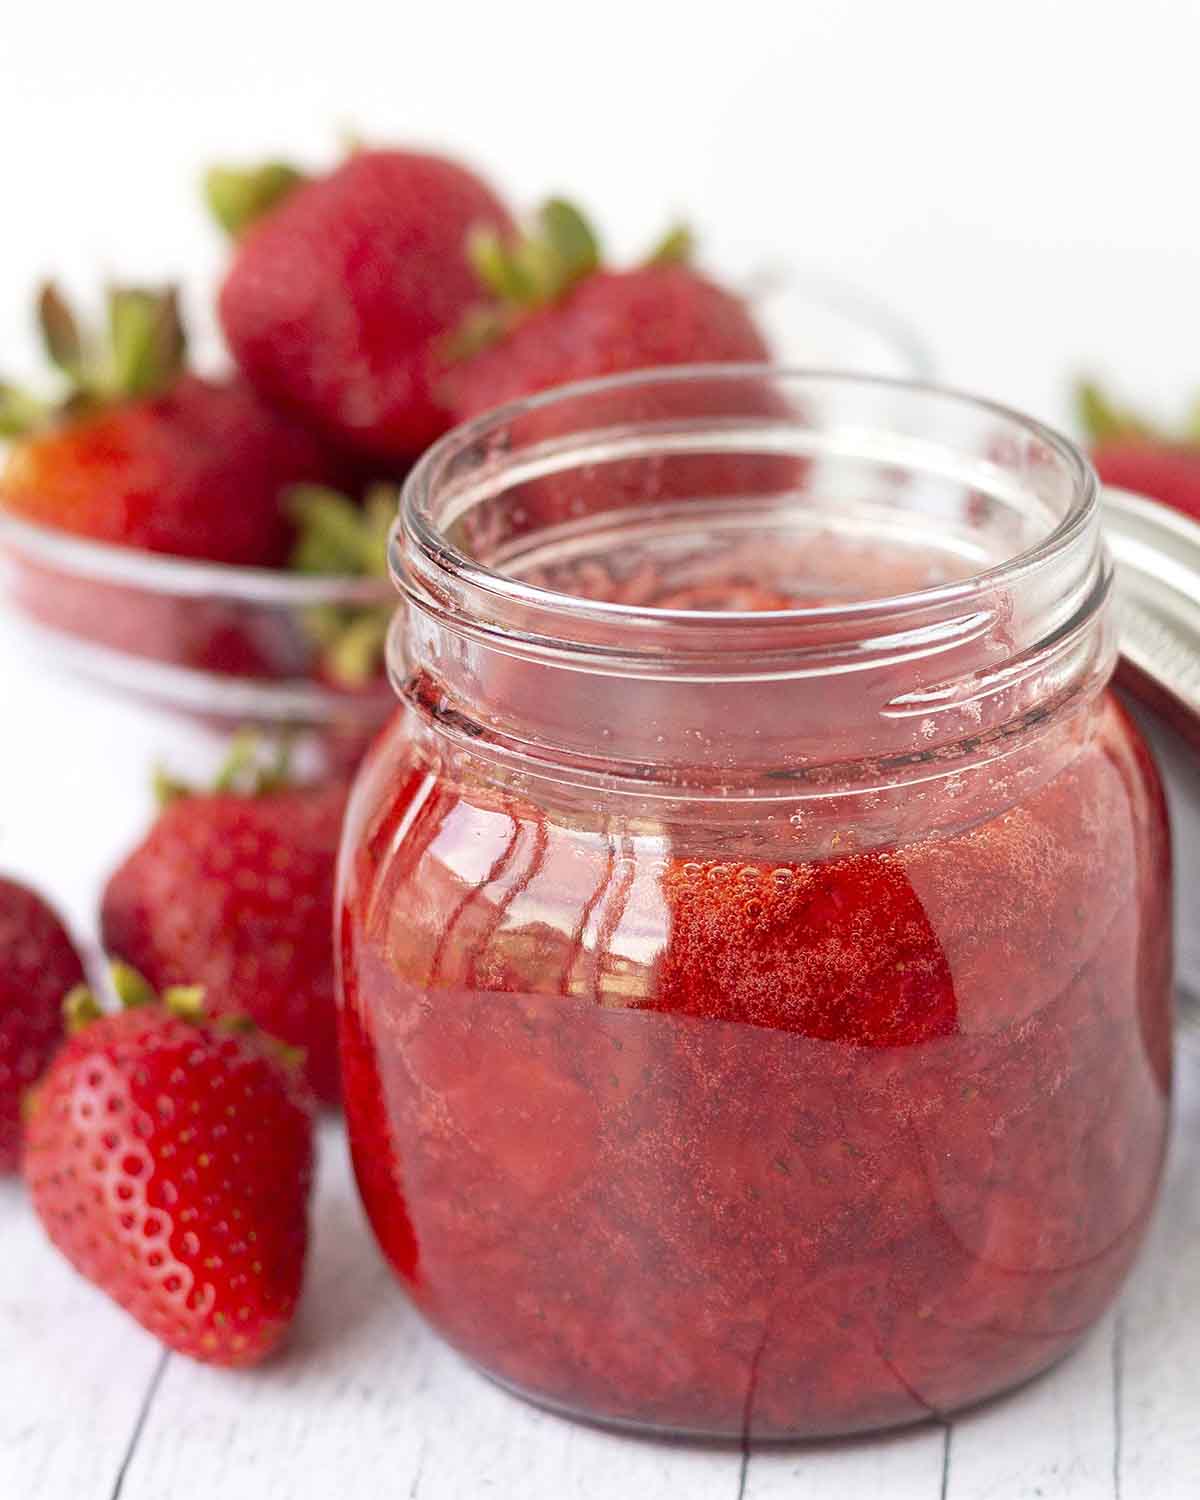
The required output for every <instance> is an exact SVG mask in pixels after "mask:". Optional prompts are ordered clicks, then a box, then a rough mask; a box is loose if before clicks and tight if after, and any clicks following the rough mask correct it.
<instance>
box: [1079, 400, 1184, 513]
mask: <svg viewBox="0 0 1200 1500" xmlns="http://www.w3.org/2000/svg"><path fill="white" fill-rule="evenodd" d="M1077 403H1078V408H1079V417H1080V422H1081V425H1082V426H1083V429H1084V431H1085V433H1086V434H1087V437H1088V439H1089V442H1090V445H1091V457H1092V463H1093V464H1094V465H1095V468H1096V472H1097V473H1098V474H1099V476H1100V478H1101V479H1102V480H1103V481H1104V483H1105V484H1112V485H1116V486H1118V487H1119V488H1121V489H1126V490H1133V491H1134V492H1135V493H1136V494H1139V495H1147V496H1149V498H1150V499H1151V500H1158V501H1160V502H1161V503H1162V504H1163V505H1169V506H1171V507H1172V508H1173V509H1175V510H1178V511H1182V512H1183V514H1184V515H1187V516H1191V517H1192V518H1193V519H1194V520H1200V410H1198V411H1197V412H1196V413H1195V414H1194V416H1193V418H1192V420H1191V421H1190V422H1188V423H1187V424H1186V425H1185V426H1184V427H1183V428H1182V429H1181V430H1179V431H1177V432H1171V431H1165V430H1163V429H1162V428H1159V427H1156V426H1155V425H1154V424H1153V423H1151V422H1148V421H1146V420H1145V419H1144V418H1143V417H1141V416H1139V415H1138V414H1137V413H1136V412H1132V411H1128V410H1126V409H1124V408H1122V407H1119V406H1115V405H1114V404H1113V403H1112V402H1111V401H1110V400H1109V399H1108V397H1107V396H1106V395H1105V394H1104V393H1103V391H1101V390H1100V388H1099V387H1098V386H1096V385H1093V384H1091V383H1090V382H1087V383H1084V384H1082V385H1081V386H1080V387H1079V391H1078V395H1077Z"/></svg>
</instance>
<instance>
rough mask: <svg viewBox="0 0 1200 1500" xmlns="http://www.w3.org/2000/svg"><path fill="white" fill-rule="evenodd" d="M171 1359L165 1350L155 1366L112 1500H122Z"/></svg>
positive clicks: (114, 1486) (118, 1472)
mask: <svg viewBox="0 0 1200 1500" xmlns="http://www.w3.org/2000/svg"><path fill="white" fill-rule="evenodd" d="M170 1359H171V1351H170V1350H169V1349H164V1350H163V1352H162V1353H161V1354H160V1355H159V1358H158V1363H157V1364H156V1365H155V1367H154V1371H153V1373H152V1374H151V1376H150V1380H149V1383H148V1384H147V1386H146V1394H145V1395H144V1396H143V1397H142V1404H141V1406H140V1407H139V1409H138V1414H137V1420H136V1421H135V1422H134V1424H133V1431H132V1432H131V1433H130V1434H129V1443H128V1446H127V1447H126V1449H125V1454H124V1456H123V1458H122V1459H121V1467H120V1468H119V1469H118V1470H117V1477H116V1479H115V1480H114V1481H113V1487H112V1494H111V1496H110V1500H121V1491H122V1490H123V1489H124V1488H125V1476H126V1475H127V1474H128V1473H129V1465H130V1464H131V1463H132V1462H133V1456H134V1454H135V1453H136V1452H137V1447H138V1443H139V1441H140V1440H141V1436H142V1431H143V1429H144V1428H145V1426H146V1418H147V1417H148V1416H149V1415H150V1408H151V1407H152V1406H153V1405H154V1398H155V1396H156V1395H157V1394H158V1388H159V1386H160V1385H161V1384H162V1378H163V1375H164V1374H165V1373H166V1368H167V1365H168V1364H169V1363H170Z"/></svg>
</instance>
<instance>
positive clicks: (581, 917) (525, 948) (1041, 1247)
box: [340, 695, 1171, 1438]
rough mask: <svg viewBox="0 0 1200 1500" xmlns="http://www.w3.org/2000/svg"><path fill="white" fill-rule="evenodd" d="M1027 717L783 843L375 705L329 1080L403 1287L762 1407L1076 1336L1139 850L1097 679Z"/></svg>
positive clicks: (1139, 895) (662, 1400) (651, 1404)
mask: <svg viewBox="0 0 1200 1500" xmlns="http://www.w3.org/2000/svg"><path fill="white" fill-rule="evenodd" d="M1046 743H1047V745H1049V744H1053V745H1054V746H1055V747H1056V749H1055V753H1054V755H1053V756H1052V755H1050V753H1049V751H1048V750H1047V753H1046V757H1045V758H1046V763H1047V765H1049V764H1050V763H1051V761H1053V766H1054V769H1053V771H1052V772H1051V773H1048V774H1046V775H1045V776H1042V777H1041V778H1038V777H1033V778H1032V779H1031V780H1030V781H1029V783H1028V789H1027V790H1023V791H1021V792H1020V793H1019V794H1017V795H1009V796H1007V797H1005V798H1002V799H993V801H992V804H991V805H990V807H989V811H988V814H987V815H986V816H983V817H980V818H976V819H975V820H973V821H968V822H966V823H965V824H964V826H962V827H960V828H955V829H952V830H951V831H941V832H938V833H935V834H933V835H930V836H926V837H915V838H910V839H906V840H904V841H902V842H893V843H891V844H887V843H883V844H880V843H872V842H871V841H870V840H867V839H864V840H862V841H861V843H860V841H858V840H856V839H855V837H854V831H853V829H851V830H850V831H849V833H848V835H847V837H846V840H845V842H846V844H847V848H846V852H845V853H840V852H836V844H837V839H836V838H835V839H834V840H833V845H834V846H835V848H834V849H829V848H827V849H825V850H824V851H823V853H822V856H821V857H819V858H805V859H797V858H795V857H794V856H789V855H788V854H787V850H788V848H789V844H788V840H787V838H786V836H785V835H786V833H787V827H786V824H787V819H786V816H785V817H784V820H783V821H784V824H785V828H784V831H783V834H781V832H780V830H779V829H778V828H777V827H776V826H775V825H774V823H773V821H772V819H771V817H770V816H768V815H766V814H764V812H763V810H762V808H761V807H755V806H754V805H753V804H751V805H750V806H749V807H748V810H747V811H746V813H745V815H744V819H743V820H742V821H740V822H739V821H737V820H734V821H732V822H731V821H730V820H729V819H725V820H724V821H722V822H721V823H720V824H719V825H718V824H716V823H714V824H713V825H712V826H711V827H709V828H708V829H707V830H706V829H705V828H703V827H699V826H696V825H695V824H686V823H684V822H682V821H681V822H679V823H678V824H677V825H676V824H674V823H672V822H671V821H669V820H667V821H648V820H640V821H639V820H636V819H632V818H626V817H624V816H623V815H622V814H621V813H620V812H619V811H618V810H617V809H616V808H615V807H604V806H602V805H598V804H596V803H594V802H593V803H590V804H585V805H583V806H582V808H581V807H578V806H577V807H574V808H572V809H569V810H564V808H563V807H561V806H559V805H557V804H555V803H554V801H553V799H549V798H547V799H540V798H538V797H535V796H534V795H532V794H530V793H529V792H528V790H525V789H516V788H514V787H511V786H508V787H506V786H502V785H498V784H497V783H496V780H495V778H493V777H490V776H489V775H488V774H487V773H486V770H484V771H479V772H478V774H477V773H476V770H477V768H476V770H473V769H472V762H471V758H470V756H464V755H462V754H461V753H460V754H455V755H453V756H451V755H448V754H445V753H444V752H443V748H442V747H441V746H440V743H439V737H438V732H437V730H436V728H435V727H433V726H431V725H430V724H429V723H428V722H427V720H426V718H425V717H424V716H423V715H422V714H421V713H420V712H419V710H418V709H417V708H414V707H409V708H408V709H406V710H405V711H404V712H403V713H402V714H401V715H399V716H398V717H397V719H396V721H395V722H394V724H393V727H392V728H391V729H390V730H389V731H388V732H387V734H386V735H385V737H384V739H383V740H382V741H381V742H380V743H379V744H378V745H377V746H376V748H375V750H374V751H373V753H372V755H371V756H370V757H369V759H368V762H367V765H366V768H365V770H364V773H363V775H362V777H361V779H360V783H359V786H358V789H357V792H356V795H355V798H354V801H353V804H352V808H351V814H350V821H349V827H348V830H347V835H346V845H345V857H344V868H343V880H342V906H341V912H340V961H341V968H342V996H343V1003H342V1051H343V1068H344V1092H345V1108H346V1114H347V1120H348V1125H349V1131H350V1140H351V1145H352V1150H353V1155H354V1161H355V1166H356V1170H357V1174H358V1179H359V1184H360V1188H361V1190H362V1194H363V1198H364V1201H365V1204H366V1207H367V1211H368V1214H369V1216H370V1219H371V1222H372V1224H373V1226H374V1229H375V1233H376V1235H377V1237H378V1239H379V1242H380V1244H381V1246H382V1248H383V1250H384V1252H385V1254H386V1255H387V1257H388V1259H389V1260H390V1262H391V1264H392V1266H393V1267H394V1269H395V1270H396V1272H397V1274H398V1275H399V1276H400V1278H401V1279H402V1280H403V1282H404V1283H405V1285H406V1286H407V1288H408V1290H409V1292H410V1293H411V1295H412V1297H413V1299H414V1301H415V1302H416V1304H417V1305H418V1306H419V1307H420V1309H421V1310H422V1312H423V1313H424V1314H425V1316H426V1317H427V1318H428V1320H429V1321H430V1323H431V1324H432V1325H433V1326H434V1327H435V1328H437V1329H438V1330H439V1331H440V1332H441V1333H442V1334H443V1335H444V1336H445V1337H446V1338H448V1339H449V1340H450V1341H451V1342H452V1343H453V1344H454V1345H456V1346H457V1347H458V1348H459V1349H460V1350H461V1351H462V1352H463V1353H464V1354H465V1355H467V1357H468V1358H470V1359H471V1360H473V1361H474V1362H475V1363H476V1364H477V1365H479V1366H480V1367H481V1368H483V1369H484V1370H485V1371H487V1372H488V1373H490V1374H491V1375H493V1376H495V1377H496V1378H498V1379H500V1380H501V1381H503V1382H505V1383H507V1384H509V1385H511V1386H512V1387H514V1388H516V1389H517V1390H519V1391H521V1392H522V1393H524V1394H527V1395H529V1396H531V1397H533V1398H534V1399H537V1400H540V1401H543V1402H546V1403H549V1404H552V1405H554V1406H557V1407H560V1408H563V1409H565V1410H568V1411H571V1412H574V1413H577V1414H581V1415H585V1416H588V1417H591V1418H596V1419H600V1420H606V1421H612V1422H617V1423H621V1424H631V1425H638V1426H644V1427H648V1428H653V1429H657V1430H664V1431H672V1432H682V1433H703V1434H711V1435H727V1436H749V1437H753V1438H784V1437H815V1436H824V1435H831V1434H836V1433H847V1432H853V1431H859V1430H864V1429H872V1428H879V1427H884V1426H888V1425H892V1424H897V1423H903V1422H909V1421H914V1420H918V1419H920V1418H922V1417H925V1416H928V1415H930V1414H940V1413H943V1412H946V1411H949V1410H952V1409H954V1408H957V1407H960V1406H962V1405H964V1404H967V1403H970V1402H973V1401H976V1400H978V1399H980V1398H982V1397H985V1396H988V1395H990V1394H992V1393H994V1392H997V1391H1000V1390H1003V1389H1005V1388H1007V1387H1010V1386H1012V1385H1014V1384H1016V1383H1018V1382H1020V1381H1022V1380H1024V1379H1026V1378H1028V1377H1029V1376H1031V1375H1033V1374H1035V1373H1036V1372H1037V1371H1039V1370H1041V1369H1044V1368H1045V1367H1046V1366H1048V1365H1050V1364H1052V1363H1053V1362H1054V1361H1055V1360H1057V1359H1058V1358H1059V1357H1060V1356H1062V1355H1063V1354H1064V1353H1065V1352H1066V1351H1067V1350H1069V1349H1070V1348H1071V1347H1072V1346H1073V1345H1074V1344H1075V1343H1076V1342H1077V1341H1078V1340H1079V1339H1080V1337H1081V1336H1082V1335H1083V1333H1084V1332H1085V1331H1086V1330H1087V1328H1088V1327H1089V1326H1090V1325H1091V1324H1092V1323H1093V1322H1094V1321H1095V1319H1096V1318H1097V1317H1098V1316H1099V1314H1100V1313H1101V1311H1102V1310H1103V1309H1104V1307H1105V1306H1106V1305H1107V1304H1108V1303H1109V1302H1110V1300H1111V1299H1112V1298H1113V1296H1114V1294H1115V1292H1116V1290H1117V1288H1118V1287H1119V1285H1120V1283H1121V1281H1122V1279H1123V1277H1124V1275H1125V1273H1126V1271H1127V1269H1128V1267H1129V1265H1130V1262H1131V1260H1132V1258H1133V1256H1134V1253H1135V1251H1136V1249H1137V1247H1138V1244H1139V1242H1140V1240H1141V1239H1142V1236H1143V1233H1144V1230H1145V1227H1146V1221H1147V1217H1148V1215H1149V1212H1150V1209H1151V1207H1152V1205H1153V1201H1154V1198H1155V1192H1156V1187H1157V1182H1158V1177H1159V1171H1160V1165H1161V1160H1162V1153H1163V1147H1164V1141H1165V1136H1166V1129H1167V1117H1168V1091H1169V1075H1170V973H1171V954H1170V939H1169V931H1170V927H1169V917H1168V900H1169V849H1168V835H1167V828H1166V820H1165V810H1164V806H1163V801H1162V795H1161V790H1160V787H1159V783H1158V779H1157V775H1156V772H1155V770H1154V768H1153V765H1152V764H1151V762H1150V760H1149V758H1148V756H1147V753H1146V751H1145V749H1144V747H1143V745H1142V742H1141V740H1140V739H1139V737H1138V735H1137V732H1136V730H1135V729H1134V728H1133V726H1132V724H1131V723H1130V722H1129V720H1128V719H1127V718H1126V716H1125V715H1124V713H1123V711H1122V710H1121V709H1120V708H1119V707H1118V705H1117V704H1116V702H1115V700H1114V699H1113V698H1112V697H1111V696H1109V695H1103V696H1102V697H1100V698H1099V699H1098V700H1095V701H1093V702H1092V703H1091V704H1090V705H1088V706H1086V707H1083V708H1080V709H1076V710H1074V711H1073V712H1072V713H1071V714H1069V715H1067V716H1066V717H1065V718H1064V720H1063V722H1062V723H1060V724H1059V725H1058V726H1057V728H1055V729H1053V730H1051V731H1048V732H1047V736H1046ZM793 844H794V841H793Z"/></svg>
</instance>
